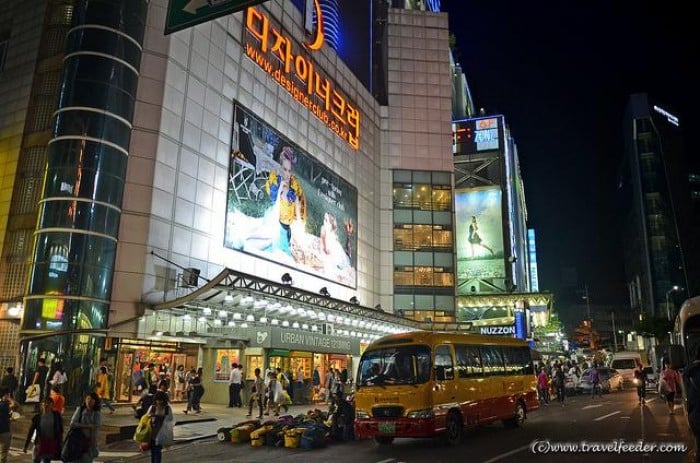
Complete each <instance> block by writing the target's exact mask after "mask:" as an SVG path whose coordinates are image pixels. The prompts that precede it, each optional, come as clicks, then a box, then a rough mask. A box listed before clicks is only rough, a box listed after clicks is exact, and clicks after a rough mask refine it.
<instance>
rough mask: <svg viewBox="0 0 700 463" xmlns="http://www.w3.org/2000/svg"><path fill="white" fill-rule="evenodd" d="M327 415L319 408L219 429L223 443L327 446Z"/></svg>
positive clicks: (328, 430)
mask: <svg viewBox="0 0 700 463" xmlns="http://www.w3.org/2000/svg"><path fill="white" fill-rule="evenodd" d="M327 421H328V415H327V414H326V413H325V412H322V411H320V410H311V411H309V413H307V414H301V415H297V416H294V417H293V416H291V415H285V416H280V417H279V419H278V420H267V421H264V422H261V421H260V420H249V421H243V422H241V423H238V424H236V425H234V426H232V427H230V428H219V430H218V431H217V438H218V440H219V441H221V442H231V443H233V444H242V443H246V442H250V445H251V446H252V447H262V446H270V447H285V448H290V449H295V448H303V449H316V448H321V447H325V446H326V444H327V442H328V440H329V438H330V431H331V428H330V427H329V426H327V425H326V424H325V423H326V422H327Z"/></svg>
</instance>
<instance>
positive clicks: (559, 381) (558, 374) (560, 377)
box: [553, 364, 566, 406]
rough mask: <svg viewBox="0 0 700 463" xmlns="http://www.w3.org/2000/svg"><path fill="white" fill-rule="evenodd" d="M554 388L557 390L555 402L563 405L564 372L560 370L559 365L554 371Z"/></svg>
mask: <svg viewBox="0 0 700 463" xmlns="http://www.w3.org/2000/svg"><path fill="white" fill-rule="evenodd" d="M553 379H554V387H556V388H557V401H558V402H561V404H562V406H563V405H564V398H565V397H566V391H565V390H564V385H565V383H566V379H565V378H564V370H562V368H561V364H557V366H556V367H555V369H554V378H553Z"/></svg>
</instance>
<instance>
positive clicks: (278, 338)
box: [249, 327, 360, 355]
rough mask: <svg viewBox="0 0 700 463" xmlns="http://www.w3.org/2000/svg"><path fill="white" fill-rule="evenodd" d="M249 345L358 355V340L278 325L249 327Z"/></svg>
mask: <svg viewBox="0 0 700 463" xmlns="http://www.w3.org/2000/svg"><path fill="white" fill-rule="evenodd" d="M249 333H250V334H249V338H250V346H251V347H266V348H270V349H288V350H302V351H307V352H322V353H327V354H351V355H360V340H359V339H357V338H349V337H348V338H346V337H343V336H334V335H329V334H323V333H314V332H311V331H301V330H294V329H285V328H278V327H269V328H250V329H249Z"/></svg>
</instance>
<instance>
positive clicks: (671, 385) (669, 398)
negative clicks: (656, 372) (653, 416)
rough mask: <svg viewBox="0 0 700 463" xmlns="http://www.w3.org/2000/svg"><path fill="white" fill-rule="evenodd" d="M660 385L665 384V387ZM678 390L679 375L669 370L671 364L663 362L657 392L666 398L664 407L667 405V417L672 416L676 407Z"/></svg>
mask: <svg viewBox="0 0 700 463" xmlns="http://www.w3.org/2000/svg"><path fill="white" fill-rule="evenodd" d="M662 384H665V386H663V385H662ZM664 389H665V390H664ZM680 390H681V377H680V374H679V373H678V372H677V371H676V370H674V369H673V368H671V364H670V363H669V362H668V361H666V362H664V371H662V372H661V380H660V384H659V391H661V392H662V393H663V394H664V395H665V396H666V405H668V414H669V415H673V410H674V408H675V407H676V392H679V391H680Z"/></svg>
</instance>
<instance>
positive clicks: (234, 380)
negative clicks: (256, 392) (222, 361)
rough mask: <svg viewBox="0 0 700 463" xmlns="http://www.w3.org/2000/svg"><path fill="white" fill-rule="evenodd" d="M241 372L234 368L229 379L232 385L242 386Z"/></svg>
mask: <svg viewBox="0 0 700 463" xmlns="http://www.w3.org/2000/svg"><path fill="white" fill-rule="evenodd" d="M241 378H242V375H241V370H239V369H238V368H234V369H232V370H231V374H230V375H229V377H228V382H229V383H231V384H241Z"/></svg>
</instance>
